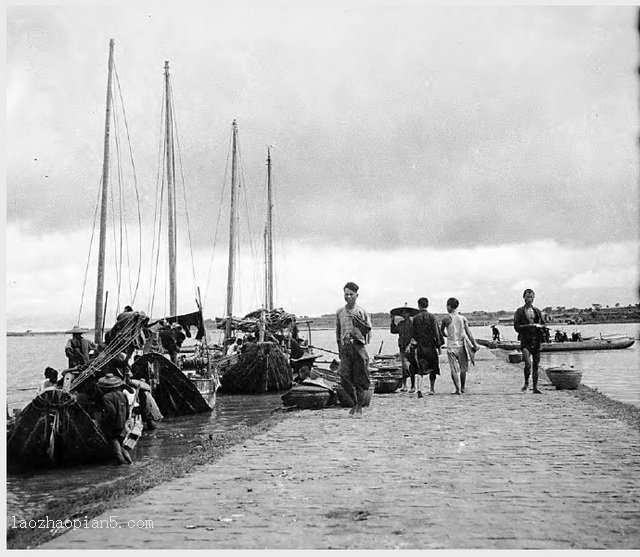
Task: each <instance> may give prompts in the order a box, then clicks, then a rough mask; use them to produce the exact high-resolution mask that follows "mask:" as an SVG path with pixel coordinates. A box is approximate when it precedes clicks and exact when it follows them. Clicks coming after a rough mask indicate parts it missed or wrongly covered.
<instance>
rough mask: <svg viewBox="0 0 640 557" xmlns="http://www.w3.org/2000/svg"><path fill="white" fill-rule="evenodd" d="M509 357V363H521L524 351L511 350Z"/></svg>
mask: <svg viewBox="0 0 640 557" xmlns="http://www.w3.org/2000/svg"><path fill="white" fill-rule="evenodd" d="M508 358H509V363H511V364H519V363H520V362H522V352H520V350H514V351H513V352H509V355H508Z"/></svg>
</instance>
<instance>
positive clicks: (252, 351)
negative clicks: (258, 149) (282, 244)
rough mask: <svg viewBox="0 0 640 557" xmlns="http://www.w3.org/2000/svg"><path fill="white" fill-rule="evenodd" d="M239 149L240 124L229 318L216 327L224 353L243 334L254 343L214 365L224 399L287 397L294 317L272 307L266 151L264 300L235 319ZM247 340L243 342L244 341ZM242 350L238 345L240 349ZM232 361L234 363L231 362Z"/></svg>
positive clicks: (234, 144)
mask: <svg viewBox="0 0 640 557" xmlns="http://www.w3.org/2000/svg"><path fill="white" fill-rule="evenodd" d="M239 167H240V165H239V146H238V128H237V124H236V121H235V120H234V121H233V124H232V134H231V209H230V219H229V260H228V269H227V299H226V316H225V318H218V319H216V322H217V327H218V328H219V329H224V342H223V347H224V350H227V348H228V343H229V342H233V341H232V335H233V334H234V333H235V334H237V333H238V331H242V332H243V333H244V334H245V335H250V339H251V341H250V342H249V343H245V345H244V346H243V347H242V349H241V351H240V352H239V353H238V354H232V355H227V354H226V353H223V355H222V356H221V357H219V358H217V359H215V360H214V361H212V365H213V366H214V367H215V368H216V370H217V372H218V373H219V376H220V389H221V391H222V392H224V393H246V394H257V393H263V392H267V391H283V390H286V389H289V388H290V387H291V385H292V384H293V369H292V367H291V364H290V362H289V357H288V355H287V354H285V352H284V350H283V347H282V346H281V344H280V343H281V342H283V341H284V335H283V330H284V329H289V337H290V336H291V328H292V327H293V325H294V324H295V315H293V314H289V313H286V312H284V311H283V310H282V309H276V308H275V307H274V292H273V290H274V289H273V285H274V277H273V231H272V209H273V202H272V194H271V189H272V187H271V150H270V148H269V147H267V211H266V212H267V223H266V226H265V233H264V239H265V250H264V253H265V282H264V284H265V297H264V306H263V308H262V309H259V310H257V311H254V312H252V313H249V314H248V315H246V316H245V317H244V318H243V319H238V318H236V317H234V316H233V302H234V283H235V269H236V263H235V261H236V255H237V254H236V249H237V247H238V242H237V238H236V232H237V231H236V223H237V220H238V215H237V212H238V203H237V201H236V196H237V195H239V188H240V183H239V180H240V178H239V176H238V169H239ZM246 338H247V337H244V339H245V340H246ZM237 346H238V345H237V344H236V347H237ZM229 356H231V357H229Z"/></svg>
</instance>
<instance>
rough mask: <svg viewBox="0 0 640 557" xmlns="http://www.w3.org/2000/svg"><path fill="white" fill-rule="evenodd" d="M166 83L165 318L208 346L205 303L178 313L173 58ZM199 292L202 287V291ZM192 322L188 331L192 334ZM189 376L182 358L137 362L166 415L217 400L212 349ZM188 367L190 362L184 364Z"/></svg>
mask: <svg viewBox="0 0 640 557" xmlns="http://www.w3.org/2000/svg"><path fill="white" fill-rule="evenodd" d="M164 75H165V79H164V85H165V125H164V129H165V137H164V149H165V153H164V155H165V156H164V158H165V163H166V168H165V171H166V178H167V221H168V227H167V230H168V238H167V239H168V259H169V313H170V316H168V317H165V318H164V319H165V320H166V321H167V322H168V323H187V322H188V323H193V324H195V325H196V326H197V328H198V333H197V335H196V339H197V340H201V339H204V346H205V347H206V346H207V336H206V329H205V327H204V319H203V317H202V305H201V303H200V300H199V295H198V300H196V303H197V306H198V309H197V311H195V312H193V313H191V314H187V315H177V299H178V296H177V292H178V288H177V279H176V266H177V234H176V228H177V223H176V220H177V219H176V202H175V200H176V186H175V164H174V163H175V156H174V114H173V103H172V100H171V86H170V79H169V62H167V61H165V63H164ZM198 294H199V291H198ZM189 328H190V327H189V325H186V329H185V331H186V334H187V335H188V336H190V332H189ZM189 363H190V364H192V365H189V366H188V367H189V369H190V370H191V371H192V372H191V373H189V377H187V376H186V375H185V373H183V369H181V367H183V366H181V365H180V361H179V360H178V359H177V358H176V360H175V361H172V360H171V359H168V358H166V357H164V355H162V354H161V353H158V352H155V351H152V352H149V353H147V354H144V355H142V356H141V357H140V358H138V359H137V360H136V361H135V362H134V364H133V366H132V372H133V376H134V378H137V379H143V380H145V381H146V382H147V383H149V384H150V385H151V389H152V393H153V397H154V399H155V401H156V403H157V404H158V407H159V408H160V411H161V412H162V414H163V415H164V416H183V415H187V414H198V413H202V412H209V411H211V409H212V408H213V406H214V404H215V394H216V390H217V389H218V387H219V385H220V381H219V379H218V375H217V371H216V370H215V369H212V368H211V365H210V362H209V352H208V350H206V349H205V350H203V351H202V356H201V357H200V358H191V359H190V362H189ZM184 367H187V366H184Z"/></svg>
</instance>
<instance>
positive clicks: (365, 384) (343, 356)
mask: <svg viewBox="0 0 640 557" xmlns="http://www.w3.org/2000/svg"><path fill="white" fill-rule="evenodd" d="M340 384H341V385H342V388H343V389H344V390H345V391H346V392H347V393H349V394H350V395H351V394H352V393H353V394H352V396H353V397H354V400H355V403H356V406H358V405H361V404H362V400H363V398H364V392H365V391H367V390H368V389H369V386H370V385H371V380H370V379H369V355H368V354H367V349H366V347H365V345H364V344H362V343H360V342H345V343H344V344H343V345H342V347H341V348H340Z"/></svg>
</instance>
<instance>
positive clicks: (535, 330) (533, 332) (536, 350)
mask: <svg viewBox="0 0 640 557" xmlns="http://www.w3.org/2000/svg"><path fill="white" fill-rule="evenodd" d="M522 297H523V298H524V306H522V307H519V308H518V309H517V310H516V313H515V315H514V316H513V328H514V329H515V330H516V331H517V332H518V340H519V341H520V349H521V350H522V356H523V358H524V386H523V387H522V392H523V393H524V392H525V391H526V390H527V389H528V388H529V376H530V375H531V372H532V371H533V392H534V393H536V394H542V393H541V392H540V391H539V390H538V366H539V365H540V343H541V342H542V340H543V338H544V328H545V327H544V325H545V323H544V318H543V317H542V312H541V311H540V310H539V309H538V308H537V307H534V306H533V300H534V298H535V297H536V295H535V292H534V291H533V290H531V288H527V289H526V290H525V291H524V292H523V294H522Z"/></svg>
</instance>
